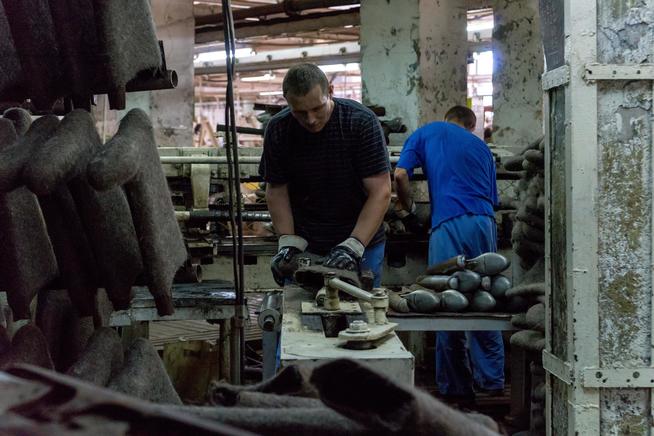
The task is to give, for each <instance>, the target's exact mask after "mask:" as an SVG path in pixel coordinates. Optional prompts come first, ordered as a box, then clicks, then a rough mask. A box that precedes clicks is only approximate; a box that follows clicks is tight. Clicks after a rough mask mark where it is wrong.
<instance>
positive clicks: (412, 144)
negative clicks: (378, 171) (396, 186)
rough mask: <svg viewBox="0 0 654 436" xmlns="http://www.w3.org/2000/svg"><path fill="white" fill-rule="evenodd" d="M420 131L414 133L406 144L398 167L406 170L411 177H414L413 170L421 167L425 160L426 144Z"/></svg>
mask: <svg viewBox="0 0 654 436" xmlns="http://www.w3.org/2000/svg"><path fill="white" fill-rule="evenodd" d="M420 133H421V132H420V129H418V130H416V131H415V132H413V134H412V135H411V136H409V138H408V139H407V140H406V142H405V143H404V147H402V152H401V153H400V160H399V161H398V162H397V167H399V168H404V169H405V170H407V173H409V177H412V176H413V169H414V168H417V167H421V166H422V165H423V162H424V161H425V160H424V149H425V147H424V143H423V140H422V135H421V134H420Z"/></svg>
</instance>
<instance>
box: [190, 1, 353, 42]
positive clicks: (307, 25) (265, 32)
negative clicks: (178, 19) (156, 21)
mask: <svg viewBox="0 0 654 436" xmlns="http://www.w3.org/2000/svg"><path fill="white" fill-rule="evenodd" d="M360 22H361V18H360V16H359V9H358V8H357V9H353V10H348V11H338V12H329V13H325V14H310V15H305V16H303V18H302V19H298V18H296V17H292V18H285V19H276V20H269V21H266V22H261V23H252V24H243V25H240V26H238V27H236V29H235V31H236V39H245V38H252V37H255V36H276V35H285V34H288V35H293V34H296V33H301V32H315V31H318V30H321V29H329V28H339V27H341V28H342V27H345V26H358V25H359V24H360ZM223 40H224V35H223V31H222V29H220V30H218V29H216V30H202V29H198V30H197V31H196V32H195V43H196V44H206V43H210V42H217V41H223Z"/></svg>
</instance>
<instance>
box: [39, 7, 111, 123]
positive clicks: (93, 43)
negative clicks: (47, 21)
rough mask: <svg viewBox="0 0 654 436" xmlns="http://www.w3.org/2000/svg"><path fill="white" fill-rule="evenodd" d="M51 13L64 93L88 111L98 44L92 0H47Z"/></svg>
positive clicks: (98, 48) (98, 49)
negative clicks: (62, 76)
mask: <svg viewBox="0 0 654 436" xmlns="http://www.w3.org/2000/svg"><path fill="white" fill-rule="evenodd" d="M50 12H51V14H52V20H53V25H54V28H55V35H56V38H57V44H58V46H59V50H60V56H61V64H62V66H63V75H64V76H65V80H64V83H65V90H64V92H65V94H66V95H69V96H71V97H72V98H73V103H74V106H75V107H78V108H84V109H87V110H90V108H91V98H92V95H93V91H92V81H93V79H94V78H95V77H96V71H95V62H97V57H98V53H100V46H99V45H98V38H97V32H96V29H95V15H94V9H93V1H92V0H67V1H50Z"/></svg>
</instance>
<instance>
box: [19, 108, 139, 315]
mask: <svg viewBox="0 0 654 436" xmlns="http://www.w3.org/2000/svg"><path fill="white" fill-rule="evenodd" d="M101 149H102V142H101V140H100V137H99V135H98V133H97V131H96V128H95V122H94V120H93V117H92V116H91V114H89V113H88V112H86V111H84V110H81V109H76V110H74V111H72V112H70V113H69V114H68V115H66V116H65V117H64V119H63V120H62V121H61V123H60V124H59V126H58V127H57V129H56V130H55V131H54V133H53V134H52V136H51V137H50V139H48V141H47V142H46V143H45V144H44V145H43V146H42V147H41V148H40V149H39V150H37V152H36V153H35V155H34V156H33V158H32V159H31V160H30V162H29V163H28V164H27V165H26V166H25V168H24V171H23V179H24V180H25V183H26V184H27V186H28V187H29V188H30V189H31V190H32V191H33V192H34V193H36V194H38V195H40V196H44V197H47V196H50V195H52V194H53V193H54V192H57V191H58V190H62V189H63V190H65V189H66V188H67V190H68V191H69V192H70V195H71V198H72V200H73V202H74V206H73V208H74V210H75V211H76V212H77V215H78V216H79V221H80V223H81V227H82V229H83V233H84V234H85V236H86V238H87V239H88V247H90V249H91V250H92V254H93V255H92V256H91V258H92V259H95V261H96V265H97V269H98V273H99V278H98V279H99V282H100V284H101V286H102V287H104V288H105V289H106V291H107V294H108V296H109V299H110V300H111V302H112V303H113V306H114V308H115V309H116V310H123V309H127V308H128V307H129V304H130V301H131V298H132V285H133V284H134V282H135V281H136V278H137V277H138V276H139V274H141V272H142V270H143V265H142V260H141V253H140V249H139V245H138V240H137V237H136V231H135V229H134V224H133V222H132V215H131V211H130V208H129V204H128V203H127V198H126V196H125V193H124V192H123V190H122V189H121V187H119V186H115V187H113V188H111V189H108V190H106V191H102V192H98V191H96V190H95V189H93V188H92V187H91V185H90V184H89V183H88V180H87V177H86V167H87V165H88V163H89V161H90V160H91V158H92V157H93V155H94V154H96V153H99V152H100V150H101ZM85 247H86V246H84V247H83V248H84V249H85ZM90 267H91V268H94V267H93V266H90ZM69 282H70V280H69ZM88 283H89V284H90V285H91V287H92V288H93V289H95V284H96V283H91V282H90V280H89V281H88ZM93 293H94V292H93ZM93 307H95V305H93ZM84 312H85V313H86V311H84Z"/></svg>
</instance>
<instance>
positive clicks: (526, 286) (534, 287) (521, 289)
mask: <svg viewBox="0 0 654 436" xmlns="http://www.w3.org/2000/svg"><path fill="white" fill-rule="evenodd" d="M539 295H545V283H544V282H537V283H522V284H519V285H518V286H514V287H512V288H511V289H509V290H508V291H506V296H507V297H509V298H511V297H514V296H520V297H538V296H539Z"/></svg>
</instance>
